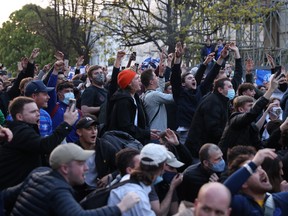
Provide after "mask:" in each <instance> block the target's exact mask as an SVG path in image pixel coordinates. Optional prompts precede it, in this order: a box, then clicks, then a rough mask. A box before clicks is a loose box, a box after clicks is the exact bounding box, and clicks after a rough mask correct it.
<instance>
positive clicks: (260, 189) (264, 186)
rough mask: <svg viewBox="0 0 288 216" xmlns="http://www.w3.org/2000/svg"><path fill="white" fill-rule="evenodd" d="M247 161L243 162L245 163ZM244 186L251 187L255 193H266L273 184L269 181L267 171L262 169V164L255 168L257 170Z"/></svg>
mask: <svg viewBox="0 0 288 216" xmlns="http://www.w3.org/2000/svg"><path fill="white" fill-rule="evenodd" d="M247 162H249V161H246V162H245V163H247ZM245 163H243V165H244V164H245ZM242 187H243V188H245V187H247V188H249V190H250V191H252V192H253V193H255V194H259V193H266V192H267V191H270V190H271V189H272V185H271V183H270V181H269V178H268V176H267V173H266V172H265V170H263V169H262V167H261V166H259V167H258V168H257V169H256V170H255V172H254V173H253V174H252V175H251V176H250V177H249V178H248V180H247V181H246V182H245V184H244V185H243V186H242Z"/></svg>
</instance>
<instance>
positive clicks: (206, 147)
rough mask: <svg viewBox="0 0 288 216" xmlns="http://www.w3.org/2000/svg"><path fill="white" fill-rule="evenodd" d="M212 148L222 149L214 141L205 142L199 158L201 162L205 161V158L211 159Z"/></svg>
mask: <svg viewBox="0 0 288 216" xmlns="http://www.w3.org/2000/svg"><path fill="white" fill-rule="evenodd" d="M211 150H215V151H219V150H220V151H221V149H220V148H219V147H218V146H217V145H215V144H213V143H206V144H204V145H203V146H202V147H201V148H200V151H199V159H200V162H201V163H203V161H204V160H209V158H210V153H211Z"/></svg>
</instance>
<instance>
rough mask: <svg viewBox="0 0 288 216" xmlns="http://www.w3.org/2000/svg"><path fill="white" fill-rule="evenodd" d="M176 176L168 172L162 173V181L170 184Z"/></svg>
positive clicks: (174, 173) (175, 173)
mask: <svg viewBox="0 0 288 216" xmlns="http://www.w3.org/2000/svg"><path fill="white" fill-rule="evenodd" d="M175 175H177V172H169V171H165V172H164V173H163V176H162V177H163V180H164V181H165V182H167V183H171V181H172V179H173V178H174V176H175Z"/></svg>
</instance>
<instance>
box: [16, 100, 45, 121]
mask: <svg viewBox="0 0 288 216" xmlns="http://www.w3.org/2000/svg"><path fill="white" fill-rule="evenodd" d="M16 119H17V120H18V121H23V122H26V123H29V124H38V123H39V119H40V112H39V109H38V106H37V105H36V103H34V102H33V103H28V104H25V105H24V106H23V111H22V112H21V113H17V114H16Z"/></svg>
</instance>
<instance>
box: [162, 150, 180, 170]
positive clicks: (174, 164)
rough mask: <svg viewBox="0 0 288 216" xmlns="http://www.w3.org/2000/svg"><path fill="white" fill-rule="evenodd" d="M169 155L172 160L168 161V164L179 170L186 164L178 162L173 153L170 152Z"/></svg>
mask: <svg viewBox="0 0 288 216" xmlns="http://www.w3.org/2000/svg"><path fill="white" fill-rule="evenodd" d="M168 154H169V155H170V157H171V158H170V159H168V160H167V161H166V164H168V165H169V166H171V167H174V168H179V167H181V166H183V165H184V163H182V162H181V161H178V160H177V158H176V157H175V155H174V154H173V153H172V152H170V151H168Z"/></svg>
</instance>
